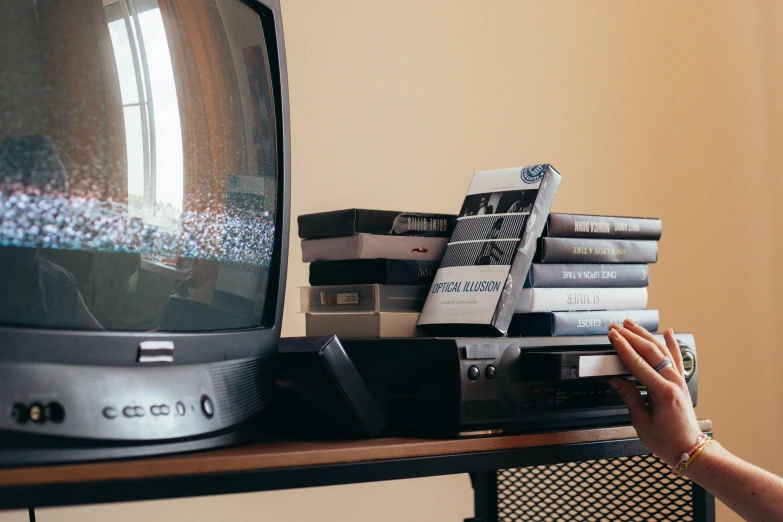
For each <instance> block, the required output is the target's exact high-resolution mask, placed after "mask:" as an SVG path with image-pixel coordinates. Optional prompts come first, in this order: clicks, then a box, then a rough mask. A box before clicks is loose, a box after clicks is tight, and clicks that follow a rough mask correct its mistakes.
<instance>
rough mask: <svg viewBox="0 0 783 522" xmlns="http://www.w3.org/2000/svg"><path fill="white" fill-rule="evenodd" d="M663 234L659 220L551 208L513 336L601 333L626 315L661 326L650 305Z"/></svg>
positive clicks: (652, 328) (649, 327)
mask: <svg viewBox="0 0 783 522" xmlns="http://www.w3.org/2000/svg"><path fill="white" fill-rule="evenodd" d="M660 237H661V220H660V219H655V218H637V217H613V216H594V215H582V214H550V215H549V217H548V219H547V223H546V226H545V228H544V232H543V234H542V237H541V238H540V239H539V240H538V247H537V251H536V255H535V257H534V259H533V264H532V265H531V267H530V271H529V272H528V276H527V279H526V280H525V284H524V286H525V288H524V289H523V290H522V296H521V298H520V300H519V301H518V303H517V307H516V310H515V313H514V316H513V318H512V320H511V324H510V326H509V335H513V336H564V335H601V334H606V333H608V331H609V324H611V323H612V322H616V323H620V322H622V321H623V320H624V319H626V318H631V319H633V320H634V321H636V322H637V323H639V324H640V325H642V326H643V327H645V328H646V329H647V330H650V331H652V332H655V331H657V330H658V311H657V310H647V309H646V307H647V285H648V283H649V264H650V263H655V262H656V261H657V259H658V243H657V241H658V239H660Z"/></svg>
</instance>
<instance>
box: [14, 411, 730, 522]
mask: <svg viewBox="0 0 783 522" xmlns="http://www.w3.org/2000/svg"><path fill="white" fill-rule="evenodd" d="M700 426H701V429H702V430H703V431H705V432H709V431H710V430H711V428H712V424H711V423H710V421H707V420H702V421H700ZM458 473H470V474H471V480H472V482H473V487H474V490H475V502H476V507H475V510H476V514H475V516H474V517H473V518H471V519H468V521H470V522H495V521H498V520H563V519H565V520H568V519H569V517H567V516H565V515H566V514H572V515H573V514H576V513H580V514H582V515H583V516H584V517H585V518H586V519H598V520H613V519H618V520H619V519H631V520H659V519H660V520H680V519H685V518H687V517H691V518H692V520H694V521H696V522H712V521H714V520H715V501H714V498H713V497H712V496H711V495H710V494H709V493H707V492H706V491H704V490H703V489H702V488H700V487H699V486H697V485H696V484H693V483H691V482H690V481H688V480H686V479H677V478H675V477H673V476H672V475H671V473H670V472H668V470H667V469H666V466H664V465H663V464H662V463H661V462H660V461H658V459H657V458H655V457H652V456H650V455H649V453H648V452H647V450H646V449H645V448H644V446H643V445H642V443H641V442H640V441H639V439H638V438H637V435H636V432H635V431H634V429H633V428H632V427H630V426H618V427H609V428H596V429H581V430H570V431H561V432H550V433H535V434H526V435H513V436H500V437H486V438H475V439H445V440H432V439H404V438H382V439H371V440H360V441H307V440H294V439H290V438H289V439H274V438H269V439H266V440H261V441H257V442H254V443H252V444H247V445H243V446H237V447H234V448H226V449H220V450H214V451H207V452H199V453H190V454H184V455H176V456H167V457H159V458H145V459H137V460H127V461H121V462H116V461H115V462H98V463H89V464H78V465H60V466H45V467H27V468H7V469H0V509H23V508H28V507H52V506H66V505H78V504H96V503H108V502H127V501H134V500H152V499H165V498H177V497H192V496H202V495H219V494H229V493H247V492H253V491H269V490H279V489H290V488H302V487H314V486H327V485H337V484H350V483H358V482H372V481H380V480H394V479H405V478H415V477H425V476H436V475H451V474H458ZM657 493H661V494H662V497H661V498H662V499H663V500H661V499H659V498H656V496H655V495H656V494H657ZM629 498H630V499H632V500H629ZM536 517H538V518H536ZM623 517H625V518H623Z"/></svg>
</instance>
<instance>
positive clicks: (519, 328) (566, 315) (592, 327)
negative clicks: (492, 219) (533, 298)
mask: <svg viewBox="0 0 783 522" xmlns="http://www.w3.org/2000/svg"><path fill="white" fill-rule="evenodd" d="M625 319H631V320H633V321H634V322H635V323H637V324H639V325H641V326H642V327H643V328H645V329H646V330H648V331H650V332H657V331H658V321H659V316H658V310H619V311H618V310H614V311H606V310H601V311H597V312H534V313H528V314H515V315H514V317H513V318H512V319H511V324H510V325H509V327H508V335H509V336H511V337H562V336H570V335H578V336H582V335H606V334H608V333H609V325H610V324H611V323H617V324H621V323H622V322H623V321H624V320H625Z"/></svg>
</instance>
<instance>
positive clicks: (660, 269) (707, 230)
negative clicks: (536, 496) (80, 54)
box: [0, 0, 783, 522]
mask: <svg viewBox="0 0 783 522" xmlns="http://www.w3.org/2000/svg"><path fill="white" fill-rule="evenodd" d="M282 3H283V16H284V24H285V32H286V45H287V48H288V63H289V75H290V95H291V125H292V143H293V145H292V151H293V190H294V192H293V198H292V199H293V209H292V215H294V216H295V215H298V214H302V213H307V212H315V211H321V210H329V209H338V208H345V207H353V206H363V207H369V208H388V209H405V210H420V211H427V210H431V211H443V212H456V211H457V210H458V208H459V204H460V202H461V200H462V197H463V196H464V193H465V190H466V188H467V185H468V182H469V180H470V176H471V173H472V172H473V171H474V170H478V169H488V168H494V167H508V166H515V165H524V164H530V163H538V162H550V163H552V164H554V165H555V166H556V167H557V168H558V169H559V170H560V172H562V173H563V183H562V185H561V189H560V192H559V194H558V196H557V199H556V210H558V211H568V212H593V213H616V214H630V215H643V216H647V215H650V216H660V217H661V218H663V222H664V235H663V240H662V242H661V245H660V261H659V264H658V265H656V266H655V267H654V268H653V271H652V286H651V288H650V290H651V303H650V304H651V306H653V307H657V308H660V310H661V319H662V326H665V327H668V326H672V327H674V328H675V329H677V330H680V331H692V332H694V333H695V335H696V339H697V343H698V349H699V354H700V364H701V367H700V369H701V376H702V380H701V389H700V392H701V402H700V406H699V408H698V413H699V416H700V417H706V418H711V419H712V420H713V421H714V423H715V433H716V437H717V438H718V439H719V440H720V441H721V442H723V443H724V444H725V445H726V446H727V447H729V448H730V449H731V450H733V451H735V452H737V453H738V454H739V455H741V456H743V457H746V458H748V459H749V460H751V461H753V462H756V463H759V464H763V465H764V466H766V467H767V468H769V469H771V470H773V471H775V472H777V473H783V452H781V444H780V442H779V440H780V437H779V434H780V432H781V428H783V417H782V416H781V408H780V407H779V404H780V402H781V399H783V390H782V389H781V385H780V384H779V382H780V379H779V377H778V376H779V372H780V371H781V370H780V369H781V368H783V354H782V353H781V351H780V344H781V334H780V333H779V325H780V324H781V319H780V317H781V315H780V314H781V311H783V306H781V299H780V297H779V295H780V293H781V292H780V291H781V287H782V286H783V277H782V276H781V275H780V271H778V270H776V268H777V265H778V260H779V259H781V255H783V246H781V244H782V243H781V232H780V231H779V229H778V227H777V223H779V222H780V219H781V218H783V210H781V208H782V207H783V205H781V203H779V199H780V196H781V194H783V180H781V178H780V172H781V169H783V154H782V153H781V149H783V147H781V143H783V36H781V35H780V31H779V28H780V27H783V7H781V4H780V3H779V2H778V1H777V0H756V1H746V2H735V1H729V0H711V1H696V0H694V1H690V2H674V1H666V0H647V1H644V2H641V1H638V2H628V1H625V0H615V1H610V0H593V1H591V2H572V1H566V0H559V1H550V2H536V1H532V0H525V1H522V0H485V1H482V2H477V1H475V0H471V1H468V0H397V1H381V0H282ZM776 31H777V33H776ZM295 237H296V227H295V226H294V227H293V229H292V238H295ZM299 257H300V249H299V246H298V241H296V240H295V239H294V240H292V245H291V261H290V265H289V266H290V269H289V280H288V292H287V303H288V306H287V308H286V313H285V320H284V325H283V330H284V334H285V335H300V334H303V332H304V321H303V318H302V317H301V316H300V315H299V314H298V313H297V310H298V304H299V303H298V295H297V287H298V286H300V285H304V284H306V281H307V275H306V274H307V272H306V267H305V266H304V265H303V264H302V263H301V262H300V261H299ZM470 494H471V490H470V487H469V482H468V480H467V477H465V476H464V475H463V476H457V477H446V478H435V479H426V480H420V481H413V482H399V483H383V484H371V485H359V486H350V487H340V488H329V489H324V490H319V491H314V490H305V491H294V492H284V493H264V494H257V495H243V496H232V497H221V498H217V499H200V500H193V501H176V502H166V503H149V504H132V505H122V506H111V507H105V508H104V507H101V508H86V509H71V510H56V511H42V512H41V513H40V514H39V520H43V521H53V520H58V521H70V520H88V519H93V520H109V519H112V520H161V521H163V520H168V521H173V520H182V521H185V520H187V521H196V520H219V519H232V520H248V521H249V520H297V521H300V520H301V521H304V520H357V521H358V520H363V521H366V520H390V521H391V520H399V516H400V515H402V516H403V518H405V519H409V520H422V521H425V520H426V521H429V520H437V521H444V522H445V521H456V520H461V519H463V518H465V517H467V516H469V515H470V514H471V507H470V498H469V495H470ZM375 503H377V512H375V513H373V511H372V506H374V505H376V504H375ZM159 510H160V511H159ZM229 510H230V513H229ZM305 513H309V515H305ZM436 513H439V514H437V515H436ZM718 513H719V520H721V521H729V520H738V519H737V518H736V517H733V516H732V515H731V514H730V513H729V512H728V511H727V510H725V509H724V508H719V511H718ZM123 516H124V517H126V518H122V517H123ZM22 519H23V518H22V514H21V513H19V514H9V515H5V516H3V515H0V521H2V522H6V521H10V520H22Z"/></svg>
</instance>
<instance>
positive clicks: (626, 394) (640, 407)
mask: <svg viewBox="0 0 783 522" xmlns="http://www.w3.org/2000/svg"><path fill="white" fill-rule="evenodd" d="M609 386H611V387H612V388H613V389H614V390H615V391H616V392H617V395H619V396H620V399H622V401H623V402H624V403H625V405H626V406H627V407H628V411H629V412H631V424H633V425H634V427H639V426H640V425H644V424H646V423H649V422H650V413H649V412H648V411H647V405H646V404H645V403H644V399H642V394H641V393H640V392H639V389H638V388H637V387H636V386H635V385H634V384H633V383H632V382H629V381H627V380H625V379H618V378H614V379H609Z"/></svg>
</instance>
